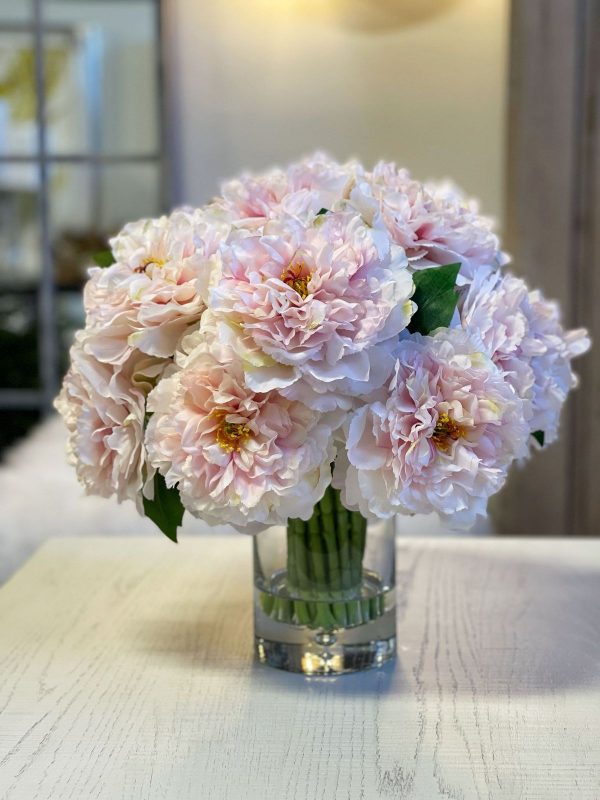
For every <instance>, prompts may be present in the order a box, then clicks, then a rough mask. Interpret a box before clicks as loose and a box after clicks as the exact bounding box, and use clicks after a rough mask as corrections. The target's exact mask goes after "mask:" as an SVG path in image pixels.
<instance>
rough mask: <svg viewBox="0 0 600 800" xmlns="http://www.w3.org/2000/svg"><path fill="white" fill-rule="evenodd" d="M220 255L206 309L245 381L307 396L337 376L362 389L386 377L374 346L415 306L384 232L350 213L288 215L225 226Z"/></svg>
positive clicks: (396, 251) (401, 260) (399, 254)
mask: <svg viewBox="0 0 600 800" xmlns="http://www.w3.org/2000/svg"><path fill="white" fill-rule="evenodd" d="M222 259H223V277H222V279H221V281H220V283H219V285H218V286H217V287H216V288H215V289H214V290H213V292H212V295H211V299H210V307H211V311H212V313H213V314H214V316H215V317H216V319H217V320H220V321H221V323H224V324H222V327H223V329H224V333H223V335H225V334H226V333H227V329H228V331H229V336H230V340H231V344H232V347H233V348H234V349H235V350H236V352H237V353H238V354H239V356H240V357H241V358H242V360H243V362H244V369H245V373H246V375H245V378H246V381H247V383H248V386H249V387H250V388H252V389H253V390H255V391H268V390H271V389H281V390H284V389H286V392H285V393H286V394H287V395H288V396H290V397H300V396H301V397H303V399H307V398H309V397H310V396H312V394H315V392H316V393H318V391H319V389H320V390H321V392H325V391H327V388H328V386H329V385H330V384H331V385H332V388H337V387H338V386H339V384H336V382H339V381H345V382H346V384H345V386H346V388H347V389H348V390H351V388H352V386H354V387H355V388H356V390H357V391H358V392H359V393H360V392H361V388H360V387H362V390H367V391H368V390H370V389H371V388H373V377H374V376H375V375H377V378H378V380H379V381H380V382H379V385H381V382H382V381H383V380H385V379H386V378H387V376H388V375H389V371H390V370H389V369H387V371H386V369H383V368H381V365H380V363H379V362H381V361H382V359H383V355H382V354H381V353H380V349H381V348H379V345H380V344H382V343H386V342H388V341H389V340H391V339H392V338H394V337H396V336H397V335H398V333H399V332H400V331H402V330H403V329H404V328H405V327H406V325H407V324H408V322H409V320H410V318H411V316H412V313H413V309H414V304H413V303H412V302H411V300H410V297H411V295H412V292H413V283H412V278H411V276H410V274H409V272H408V270H407V266H406V258H405V256H404V252H403V250H402V249H401V248H397V247H390V242H389V239H388V237H387V235H386V234H385V233H384V232H383V231H378V230H375V229H373V228H370V227H368V226H367V225H366V224H365V223H364V221H363V220H362V218H361V217H360V216H358V215H356V214H354V213H351V212H336V213H327V214H323V215H321V216H319V217H317V219H316V220H315V222H314V223H313V224H309V225H308V226H304V225H303V224H301V223H300V222H298V221H297V220H294V219H290V218H287V219H284V220H281V221H279V222H271V223H268V224H266V225H265V226H264V229H263V232H262V234H252V235H249V234H248V233H247V232H238V233H237V235H236V234H232V235H231V236H230V238H229V241H228V244H227V246H226V247H224V248H222ZM384 349H385V348H384ZM391 366H392V365H390V369H391ZM300 381H304V382H305V384H307V385H308V389H307V386H301V385H299V382H300ZM297 384H298V385H297ZM291 387H293V388H291ZM310 387H313V389H315V387H316V389H315V392H313V389H311V388H310Z"/></svg>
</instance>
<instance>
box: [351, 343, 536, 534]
mask: <svg viewBox="0 0 600 800" xmlns="http://www.w3.org/2000/svg"><path fill="white" fill-rule="evenodd" d="M527 434H528V430H527V427H526V423H525V420H524V418H523V409H522V402H521V400H520V399H519V398H518V397H517V396H516V394H515V392H514V391H513V389H512V387H511V386H510V384H508V383H507V382H506V381H505V380H504V375H503V374H502V372H501V371H500V370H499V369H498V367H496V366H495V365H494V364H493V363H492V361H491V359H489V358H487V357H486V356H485V355H484V354H483V353H482V352H481V348H480V346H479V343H478V342H476V341H474V340H472V339H471V338H470V337H469V336H468V335H467V334H466V333H465V332H464V331H462V330H459V329H445V330H443V329H440V330H439V331H438V332H437V333H436V334H435V335H433V336H420V335H419V334H415V335H413V336H411V337H407V338H405V339H403V340H402V341H401V342H400V344H399V345H398V348H397V351H396V366H395V370H394V375H393V377H392V380H391V381H390V384H389V387H386V388H385V390H384V391H383V392H382V393H381V396H380V397H379V398H378V399H375V400H374V401H372V402H371V403H369V404H367V405H364V406H362V407H361V408H359V409H358V410H357V411H356V412H355V413H354V415H353V416H352V417H351V419H350V423H349V425H348V432H347V440H346V444H347V451H348V460H349V466H348V468H347V471H346V479H345V482H344V484H343V486H344V502H345V505H346V506H347V507H348V508H358V509H359V510H360V511H362V513H363V514H365V515H371V514H374V515H375V516H379V517H389V516H391V514H393V513H403V514H428V513H431V512H433V511H436V512H438V514H439V515H440V517H441V518H443V519H446V520H447V521H448V522H451V523H452V524H453V525H457V526H461V527H462V526H465V527H466V526H469V525H471V524H472V523H473V522H474V520H475V517H476V516H477V515H478V514H484V513H485V507H486V501H487V498H488V497H489V496H490V495H492V494H494V493H495V492H497V491H498V489H500V488H501V486H502V484H503V482H504V479H505V477H506V470H507V467H508V466H509V465H510V463H511V462H512V461H513V460H514V459H515V458H516V457H518V456H523V455H525V453H526V447H527Z"/></svg>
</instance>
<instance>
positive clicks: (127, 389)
mask: <svg viewBox="0 0 600 800" xmlns="http://www.w3.org/2000/svg"><path fill="white" fill-rule="evenodd" d="M87 338H88V335H87V334H86V333H83V332H82V333H79V334H78V335H77V337H76V341H75V344H74V345H73V347H72V348H71V366H70V368H69V371H68V373H67V375H66V376H65V379H64V382H63V386H62V390H61V393H60V395H59V396H58V398H57V399H56V401H55V407H56V409H57V410H58V411H59V413H60V414H61V416H62V417H63V419H64V421H65V424H66V426H67V428H68V430H69V439H68V446H67V450H68V454H69V459H70V461H71V463H73V464H74V465H75V467H76V470H77V477H78V478H79V480H80V482H81V483H82V484H83V485H84V486H85V489H86V491H87V492H88V493H89V494H98V495H101V496H102V497H110V496H111V495H113V494H116V496H117V498H118V500H119V502H121V501H122V500H125V499H131V500H135V501H136V502H137V503H138V505H140V504H141V491H142V488H143V484H144V469H145V452H144V413H145V400H146V395H147V394H148V392H149V391H150V389H151V388H152V387H153V386H154V385H155V383H156V382H157V381H158V380H159V379H160V376H161V374H162V371H163V368H164V362H162V361H161V360H159V359H154V358H148V357H146V356H141V357H139V356H138V357H137V358H136V357H134V358H132V359H130V360H129V361H128V362H127V363H125V364H124V365H123V367H122V368H121V369H119V370H117V371H115V370H114V368H113V367H112V366H111V365H109V364H103V363H102V362H100V361H98V360H96V359H95V358H93V356H90V355H89V354H88V353H86V348H85V343H86V339H87ZM149 477H151V475H150V476H149Z"/></svg>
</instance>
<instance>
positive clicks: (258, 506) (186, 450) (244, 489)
mask: <svg viewBox="0 0 600 800" xmlns="http://www.w3.org/2000/svg"><path fill="white" fill-rule="evenodd" d="M184 345H185V348H186V353H185V354H183V356H182V358H178V361H180V363H184V364H185V368H183V369H180V370H178V371H177V372H175V373H174V374H171V375H170V376H169V377H167V378H164V379H163V380H162V381H161V382H160V384H159V385H158V386H157V388H156V389H155V390H154V391H153V392H152V394H151V395H150V397H149V398H148V408H149V410H150V411H151V412H153V416H152V418H151V420H150V423H149V425H148V429H147V434H146V445H147V449H148V454H149V459H150V463H151V464H152V465H153V466H154V467H156V468H157V469H159V470H160V472H161V473H162V474H163V475H164V476H165V479H166V482H167V485H169V486H175V485H176V486H177V487H178V489H179V492H180V495H181V499H182V502H183V504H184V506H185V507H186V508H187V509H188V510H189V511H191V512H192V513H193V514H196V515H201V516H202V517H203V518H204V519H207V520H209V521H211V522H215V523H231V524H233V525H236V526H240V527H245V526H247V525H248V524H250V528H249V530H253V531H255V530H258V529H260V528H261V527H265V526H268V525H273V524H278V523H284V522H285V521H286V520H287V518H288V517H300V518H302V519H308V518H309V517H310V516H311V514H312V510H313V507H314V505H315V503H316V502H317V501H318V500H319V499H320V498H321V497H322V495H323V493H324V491H325V488H326V486H327V484H328V483H329V482H330V480H331V468H330V464H331V461H332V460H333V457H334V450H333V443H332V432H333V428H334V427H336V426H337V424H338V421H337V420H336V418H335V417H332V416H321V415H318V414H315V413H314V412H313V411H311V410H310V409H308V408H307V407H306V406H305V405H303V404H302V403H299V402H296V401H293V400H289V399H287V398H285V397H283V396H282V395H281V394H279V392H277V391H268V392H255V391H252V390H251V389H250V388H248V386H247V385H246V383H245V381H244V373H243V370H242V369H241V365H240V363H239V361H238V360H237V359H236V358H235V356H234V354H233V353H231V352H230V351H229V350H228V348H227V347H226V346H225V347H223V346H221V345H219V344H218V340H217V339H216V337H213V338H212V342H211V341H210V338H209V337H206V336H205V335H204V334H203V333H198V334H197V335H196V337H194V336H193V335H192V336H188V337H186V340H185V341H184ZM338 419H339V418H338Z"/></svg>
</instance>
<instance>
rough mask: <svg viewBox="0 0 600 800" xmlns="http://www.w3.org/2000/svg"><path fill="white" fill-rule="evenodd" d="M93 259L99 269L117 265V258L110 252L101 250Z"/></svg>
mask: <svg viewBox="0 0 600 800" xmlns="http://www.w3.org/2000/svg"><path fill="white" fill-rule="evenodd" d="M92 258H93V259H94V262H95V263H96V264H97V265H98V266H99V267H110V265H111V264H114V263H115V257H114V256H113V254H112V252H111V251H110V250H100V251H99V252H98V253H94V255H93V256H92Z"/></svg>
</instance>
